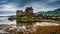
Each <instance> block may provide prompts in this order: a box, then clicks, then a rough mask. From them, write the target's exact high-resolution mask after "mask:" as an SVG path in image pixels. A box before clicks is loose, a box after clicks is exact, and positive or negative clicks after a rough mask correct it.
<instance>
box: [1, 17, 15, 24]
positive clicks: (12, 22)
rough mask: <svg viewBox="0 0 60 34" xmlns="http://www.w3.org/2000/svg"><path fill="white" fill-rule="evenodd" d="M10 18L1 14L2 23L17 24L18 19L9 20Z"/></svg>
mask: <svg viewBox="0 0 60 34" xmlns="http://www.w3.org/2000/svg"><path fill="white" fill-rule="evenodd" d="M8 18H9V17H6V16H4V17H2V16H0V24H16V21H9V20H8Z"/></svg>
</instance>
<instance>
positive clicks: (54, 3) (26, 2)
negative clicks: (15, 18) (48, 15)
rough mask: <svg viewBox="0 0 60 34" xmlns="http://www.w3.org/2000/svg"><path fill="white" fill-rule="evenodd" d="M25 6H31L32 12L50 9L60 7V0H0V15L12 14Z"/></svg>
mask: <svg viewBox="0 0 60 34" xmlns="http://www.w3.org/2000/svg"><path fill="white" fill-rule="evenodd" d="M27 6H32V7H33V9H34V12H39V11H52V10H55V9H57V8H60V0H0V15H2V14H3V13H4V14H3V15H8V14H11V15H13V14H15V12H16V10H18V9H20V10H24V9H25V8H26V7H27ZM1 12H2V13H1ZM6 13H7V14H6Z"/></svg>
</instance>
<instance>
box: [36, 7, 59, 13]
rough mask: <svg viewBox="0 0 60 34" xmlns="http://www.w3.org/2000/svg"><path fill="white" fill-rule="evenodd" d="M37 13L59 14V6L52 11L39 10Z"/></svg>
mask: <svg viewBox="0 0 60 34" xmlns="http://www.w3.org/2000/svg"><path fill="white" fill-rule="evenodd" d="M37 14H60V8H58V9H56V10H53V11H48V12H43V11H40V12H37Z"/></svg>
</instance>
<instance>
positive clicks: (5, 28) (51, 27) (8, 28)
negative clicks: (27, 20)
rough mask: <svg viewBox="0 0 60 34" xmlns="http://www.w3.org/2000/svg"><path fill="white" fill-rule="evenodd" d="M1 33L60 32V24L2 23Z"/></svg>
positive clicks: (35, 33)
mask: <svg viewBox="0 0 60 34" xmlns="http://www.w3.org/2000/svg"><path fill="white" fill-rule="evenodd" d="M0 33H1V34H50V33H57V34H58V33H60V24H57V23H36V24H33V25H27V26H24V25H22V26H19V27H18V26H16V24H10V25H8V24H0Z"/></svg>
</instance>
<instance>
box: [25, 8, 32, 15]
mask: <svg viewBox="0 0 60 34" xmlns="http://www.w3.org/2000/svg"><path fill="white" fill-rule="evenodd" d="M25 12H26V14H27V15H33V8H32V7H27V8H26V9H25Z"/></svg>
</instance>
